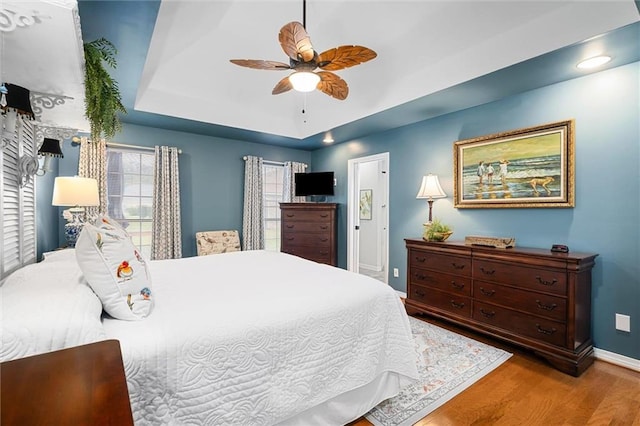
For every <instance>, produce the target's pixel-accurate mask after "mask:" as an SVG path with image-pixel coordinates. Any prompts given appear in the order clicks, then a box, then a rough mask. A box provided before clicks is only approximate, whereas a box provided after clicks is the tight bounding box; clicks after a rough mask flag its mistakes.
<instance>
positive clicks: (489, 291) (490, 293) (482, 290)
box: [480, 287, 496, 297]
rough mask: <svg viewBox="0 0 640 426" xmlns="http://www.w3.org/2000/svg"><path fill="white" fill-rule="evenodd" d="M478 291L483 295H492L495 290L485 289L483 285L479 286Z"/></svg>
mask: <svg viewBox="0 0 640 426" xmlns="http://www.w3.org/2000/svg"><path fill="white" fill-rule="evenodd" d="M480 293H482V294H484V295H485V296H489V297H491V296H493V295H494V294H496V291H495V290H485V289H484V288H483V287H480Z"/></svg>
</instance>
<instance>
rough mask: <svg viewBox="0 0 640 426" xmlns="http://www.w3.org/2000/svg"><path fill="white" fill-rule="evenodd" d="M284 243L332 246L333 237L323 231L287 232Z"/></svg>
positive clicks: (288, 244)
mask: <svg viewBox="0 0 640 426" xmlns="http://www.w3.org/2000/svg"><path fill="white" fill-rule="evenodd" d="M282 244H283V245H286V246H316V247H323V248H328V247H330V246H331V238H330V236H329V235H328V234H323V233H311V232H310V233H306V234H305V233H301V232H285V233H284V236H283V240H282Z"/></svg>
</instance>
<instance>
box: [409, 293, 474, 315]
mask: <svg viewBox="0 0 640 426" xmlns="http://www.w3.org/2000/svg"><path fill="white" fill-rule="evenodd" d="M409 298H410V299H411V300H413V301H416V302H418V303H421V304H423V305H427V306H432V307H434V308H437V309H440V310H443V311H448V312H453V313H455V314H456V315H460V316H464V317H467V318H470V317H471V298H469V297H465V296H460V295H457V294H451V293H446V292H444V291H438V290H433V289H431V288H428V287H423V286H420V285H412V286H411V290H410V292H409Z"/></svg>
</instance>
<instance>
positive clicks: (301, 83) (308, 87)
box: [289, 71, 320, 92]
mask: <svg viewBox="0 0 640 426" xmlns="http://www.w3.org/2000/svg"><path fill="white" fill-rule="evenodd" d="M289 81H290V82H291V85H292V86H293V88H294V90H297V91H298V92H313V91H314V90H315V89H316V87H317V86H318V83H320V76H319V75H318V74H316V73H314V72H309V71H298V72H294V73H293V74H291V75H290V76H289Z"/></svg>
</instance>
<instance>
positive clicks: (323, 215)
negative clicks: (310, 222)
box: [320, 213, 329, 217]
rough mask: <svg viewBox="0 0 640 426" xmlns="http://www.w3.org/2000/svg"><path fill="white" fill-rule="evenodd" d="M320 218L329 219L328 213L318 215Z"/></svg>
mask: <svg viewBox="0 0 640 426" xmlns="http://www.w3.org/2000/svg"><path fill="white" fill-rule="evenodd" d="M320 217H329V214H328V213H323V214H321V215H320Z"/></svg>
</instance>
